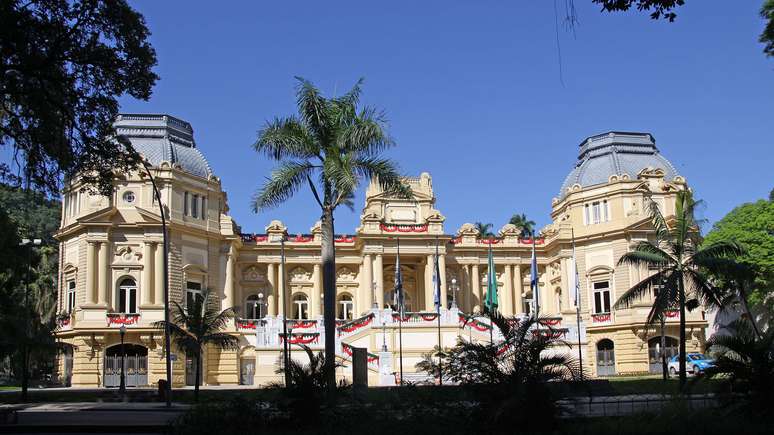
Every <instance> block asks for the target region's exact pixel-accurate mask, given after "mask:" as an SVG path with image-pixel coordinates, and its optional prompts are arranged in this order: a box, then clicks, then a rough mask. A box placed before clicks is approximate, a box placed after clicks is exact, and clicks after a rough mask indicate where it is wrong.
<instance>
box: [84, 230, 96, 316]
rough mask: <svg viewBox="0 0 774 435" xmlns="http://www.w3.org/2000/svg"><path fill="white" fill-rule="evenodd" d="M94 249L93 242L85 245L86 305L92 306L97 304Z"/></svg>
mask: <svg viewBox="0 0 774 435" xmlns="http://www.w3.org/2000/svg"><path fill="white" fill-rule="evenodd" d="M95 250H96V247H95V246H94V242H87V243H86V271H85V273H86V303H87V304H91V305H94V304H95V303H96V302H97V288H96V286H95V285H94V276H95V274H96V272H97V265H96V262H95V261H94V260H95V259H96V254H95Z"/></svg>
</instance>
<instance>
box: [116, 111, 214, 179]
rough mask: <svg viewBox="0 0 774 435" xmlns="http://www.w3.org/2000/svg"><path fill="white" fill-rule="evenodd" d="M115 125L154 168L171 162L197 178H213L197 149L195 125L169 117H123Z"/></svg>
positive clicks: (118, 131) (133, 115)
mask: <svg viewBox="0 0 774 435" xmlns="http://www.w3.org/2000/svg"><path fill="white" fill-rule="evenodd" d="M114 125H115V127H116V132H117V133H118V134H119V135H120V136H123V137H125V138H127V139H129V142H131V143H132V146H134V149H136V150H137V152H139V153H140V154H142V155H143V156H145V158H146V159H148V161H149V162H150V163H151V164H152V165H153V166H159V165H160V164H161V162H169V163H170V164H172V165H176V164H177V165H180V168H181V169H182V170H183V171H185V172H187V173H189V174H191V175H196V176H197V177H202V178H208V177H209V176H210V175H212V169H210V165H209V163H207V160H206V159H205V158H204V155H202V153H201V152H200V151H199V150H198V149H197V148H196V142H194V137H193V128H192V127H191V124H189V123H187V122H185V121H183V120H181V119H178V118H175V117H174V116H169V115H145V114H121V115H118V119H117V120H116V122H115V124H114Z"/></svg>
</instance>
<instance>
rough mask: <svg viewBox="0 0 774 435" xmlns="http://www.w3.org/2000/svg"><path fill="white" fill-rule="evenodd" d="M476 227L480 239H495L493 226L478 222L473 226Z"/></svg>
mask: <svg viewBox="0 0 774 435" xmlns="http://www.w3.org/2000/svg"><path fill="white" fill-rule="evenodd" d="M473 226H474V227H476V229H477V230H478V238H479V239H491V238H492V237H494V233H493V232H492V226H493V225H492V224H485V223H482V222H476V223H475V224H473Z"/></svg>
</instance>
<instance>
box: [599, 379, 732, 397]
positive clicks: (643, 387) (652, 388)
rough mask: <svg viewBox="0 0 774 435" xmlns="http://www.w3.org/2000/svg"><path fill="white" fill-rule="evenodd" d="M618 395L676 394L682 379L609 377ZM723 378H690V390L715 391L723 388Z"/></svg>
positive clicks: (701, 392) (692, 391)
mask: <svg viewBox="0 0 774 435" xmlns="http://www.w3.org/2000/svg"><path fill="white" fill-rule="evenodd" d="M607 379H608V380H609V381H610V385H611V386H612V387H613V390H614V391H615V393H616V394H617V395H629V394H676V393H678V392H679V387H680V381H679V380H678V379H677V378H669V379H667V380H666V381H665V380H663V379H662V378H661V376H660V375H655V376H621V377H611V378H607ZM722 383H723V382H722V380H719V379H709V380H707V379H701V378H693V377H689V378H688V392H689V393H692V394H704V393H714V392H716V391H718V390H719V389H720V388H721V385H722Z"/></svg>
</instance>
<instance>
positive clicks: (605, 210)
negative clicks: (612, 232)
mask: <svg viewBox="0 0 774 435" xmlns="http://www.w3.org/2000/svg"><path fill="white" fill-rule="evenodd" d="M602 216H603V218H604V220H603V222H607V221H609V220H610V210H609V207H608V204H607V200H604V201H602Z"/></svg>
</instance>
